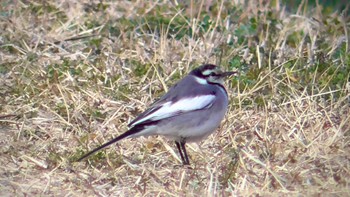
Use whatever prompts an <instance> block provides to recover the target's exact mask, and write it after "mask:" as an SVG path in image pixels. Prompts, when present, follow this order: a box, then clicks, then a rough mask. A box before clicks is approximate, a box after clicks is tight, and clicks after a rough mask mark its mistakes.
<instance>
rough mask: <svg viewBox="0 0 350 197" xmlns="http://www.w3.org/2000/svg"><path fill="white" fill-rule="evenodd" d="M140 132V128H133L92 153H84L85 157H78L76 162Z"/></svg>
mask: <svg viewBox="0 0 350 197" xmlns="http://www.w3.org/2000/svg"><path fill="white" fill-rule="evenodd" d="M140 130H142V128H140V127H133V128H131V129H130V130H128V131H127V132H125V133H123V134H121V135H120V136H118V137H116V138H114V139H112V140H111V141H109V142H106V143H105V144H102V145H101V146H99V147H97V148H95V149H94V150H92V151H90V152H88V153H86V154H85V155H83V156H82V157H80V158H79V159H78V160H77V162H79V161H81V160H83V159H85V158H86V157H89V156H90V155H92V154H94V153H95V152H97V151H99V150H101V149H103V148H105V147H107V146H109V145H111V144H113V143H115V142H118V141H119V140H122V139H124V138H126V137H129V136H130V135H132V134H135V133H137V132H139V131H140Z"/></svg>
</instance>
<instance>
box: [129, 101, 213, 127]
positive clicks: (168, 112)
mask: <svg viewBox="0 0 350 197" xmlns="http://www.w3.org/2000/svg"><path fill="white" fill-rule="evenodd" d="M214 100H215V95H201V96H197V97H192V98H185V99H180V100H178V101H176V102H174V103H172V102H171V101H169V102H166V103H164V104H163V105H162V106H161V107H160V108H159V109H158V110H156V111H154V112H153V113H151V114H148V115H147V116H145V117H143V118H141V119H140V120H138V121H136V122H134V124H132V125H130V126H131V127H133V126H135V125H137V124H140V123H142V122H143V121H147V120H152V121H155V120H161V119H165V118H169V117H172V116H176V115H178V114H180V113H186V112H190V111H195V110H199V109H203V108H205V107H208V106H210V105H211V104H212V103H213V101H214Z"/></svg>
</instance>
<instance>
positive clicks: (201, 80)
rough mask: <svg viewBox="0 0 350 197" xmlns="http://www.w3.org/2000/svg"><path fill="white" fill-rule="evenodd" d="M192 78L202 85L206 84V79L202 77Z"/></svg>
mask: <svg viewBox="0 0 350 197" xmlns="http://www.w3.org/2000/svg"><path fill="white" fill-rule="evenodd" d="M194 79H195V80H196V81H197V82H198V83H200V84H202V85H205V84H208V82H207V80H205V79H203V78H199V77H194Z"/></svg>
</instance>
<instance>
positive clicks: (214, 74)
mask: <svg viewBox="0 0 350 197" xmlns="http://www.w3.org/2000/svg"><path fill="white" fill-rule="evenodd" d="M209 76H211V77H215V76H218V74H216V73H214V72H212V73H210V75H209Z"/></svg>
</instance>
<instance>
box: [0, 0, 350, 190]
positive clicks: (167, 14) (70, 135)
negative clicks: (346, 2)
mask: <svg viewBox="0 0 350 197" xmlns="http://www.w3.org/2000/svg"><path fill="white" fill-rule="evenodd" d="M236 2H237V3H233V2H230V1H222V2H219V3H216V2H215V1H201V2H192V3H182V2H180V1H172V2H166V1H165V2H164V1H160V2H146V1H142V0H141V1H137V2H132V1H121V2H119V1H118V2H104V1H7V0H5V1H1V3H0V4H1V6H0V24H1V26H0V27H1V28H0V32H1V33H0V45H1V46H0V76H1V80H0V94H1V96H0V153H1V157H0V194H1V196H6V195H8V196H34V195H41V196H81V195H82V194H85V195H87V196H132V195H137V196H156V195H160V196H202V195H210V196H229V195H238V196H271V195H275V196H318V195H321V196H349V192H350V189H349V188H350V154H349V152H350V120H349V119H350V108H349V102H350V100H349V90H350V84H349V71H350V55H349V22H350V20H349V16H348V15H347V14H348V13H349V7H345V9H343V8H344V6H343V7H342V6H337V7H336V9H335V8H329V7H323V6H322V5H318V4H315V5H313V6H310V5H308V4H305V2H304V1H301V2H302V3H301V4H299V5H296V6H294V7H289V6H285V5H283V4H281V3H280V2H279V1H271V2H270V1H264V3H261V4H259V3H257V1H247V2H246V3H240V2H239V1H236ZM242 2H244V1H242ZM261 2H262V1H261ZM342 9H343V10H342ZM202 63H215V64H219V65H220V66H221V67H222V68H223V69H224V70H233V69H238V70H239V71H240V76H239V77H237V78H234V79H232V80H231V81H229V82H228V83H227V84H226V87H227V89H228V92H229V95H230V107H229V110H228V113H227V116H226V118H225V120H224V121H223V122H222V124H221V127H220V128H219V129H218V131H217V132H216V133H215V134H213V135H211V136H209V137H208V139H206V140H204V141H203V142H201V143H200V144H189V145H188V151H189V154H190V157H191V161H192V166H191V168H192V169H191V168H185V167H182V166H181V165H179V164H180V159H179V156H178V155H177V151H176V149H175V146H174V144H173V142H168V141H167V140H166V139H164V138H162V137H149V138H137V139H126V140H124V141H122V142H120V143H118V144H117V145H115V146H111V147H109V148H107V149H105V150H103V151H101V152H99V153H98V154H95V155H93V156H91V157H90V158H89V160H88V161H84V162H80V163H74V162H72V161H74V160H75V159H77V158H78V157H79V156H81V155H82V154H83V153H85V152H87V151H88V150H91V149H92V148H94V147H97V146H98V145H100V144H102V143H103V142H106V141H107V140H109V139H111V138H113V137H115V136H117V135H118V134H121V133H123V132H124V131H126V130H127V126H126V125H127V123H128V122H130V121H131V120H132V119H133V118H134V117H135V116H136V115H137V114H138V113H139V112H141V111H142V110H144V109H146V108H147V106H148V105H149V104H151V103H152V102H153V101H154V100H155V99H156V98H157V97H158V96H160V95H162V94H163V92H164V91H165V90H167V88H168V87H170V86H171V85H172V84H174V83H175V82H176V81H177V80H178V79H180V78H181V77H183V76H184V75H186V74H187V73H188V72H189V70H191V69H192V68H193V67H195V66H198V65H200V64H202Z"/></svg>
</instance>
